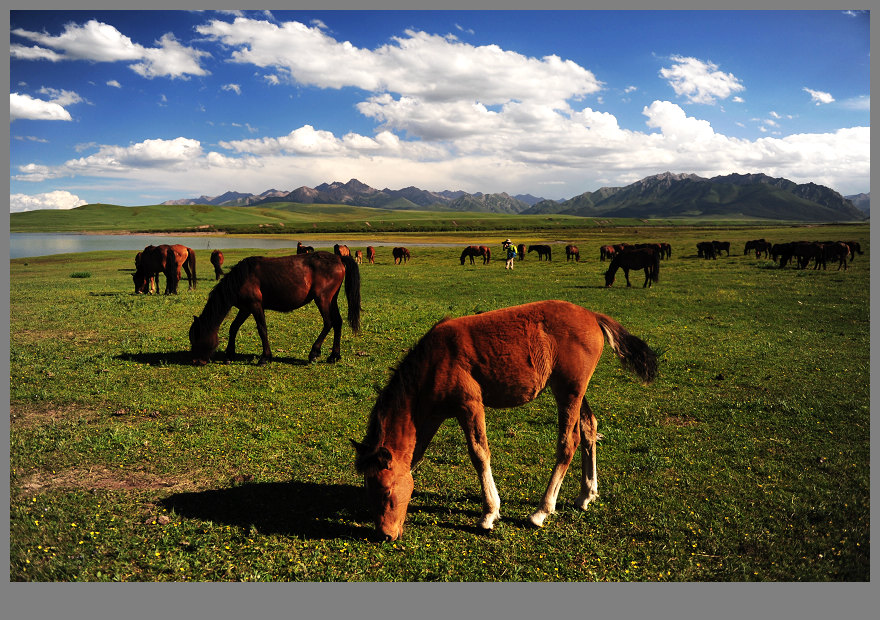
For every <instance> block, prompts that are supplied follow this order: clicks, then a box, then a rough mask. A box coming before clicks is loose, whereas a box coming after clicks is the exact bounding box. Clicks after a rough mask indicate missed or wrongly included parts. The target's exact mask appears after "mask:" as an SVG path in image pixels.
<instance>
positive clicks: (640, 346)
mask: <svg viewBox="0 0 880 620" xmlns="http://www.w3.org/2000/svg"><path fill="white" fill-rule="evenodd" d="M596 320H597V321H598V322H599V327H600V328H601V329H602V332H603V333H604V334H605V338H606V340H608V345H609V346H610V347H611V349H612V350H613V351H614V353H615V355H617V358H618V359H619V360H620V363H621V364H622V365H623V367H624V368H625V369H626V370H628V371H630V372H632V373H634V374H635V375H636V376H637V377H639V378H640V379H641V380H642V381H644V382H645V383H651V382H652V381H654V379H656V378H657V353H656V352H655V351H654V350H653V349H652V348H651V347H649V346H648V344H647V343H646V342H645V341H644V340H642V339H641V338H637V337H636V336H633V335H632V334H631V333H629V332H628V331H626V329H625V328H624V327H623V325H621V324H620V323H618V322H617V321H615V320H614V319H612V318H611V317H610V316H605V315H604V314H596Z"/></svg>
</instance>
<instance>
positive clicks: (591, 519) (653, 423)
mask: <svg viewBox="0 0 880 620" xmlns="http://www.w3.org/2000/svg"><path fill="white" fill-rule="evenodd" d="M713 232H719V231H717V230H715V231H713ZM720 232H721V233H723V236H724V238H727V239H728V240H730V241H732V242H733V248H734V249H733V255H732V256H731V257H730V258H726V257H723V258H720V259H718V260H717V261H711V260H710V261H704V260H702V259H697V258H696V256H695V254H696V250H695V247H694V244H695V242H696V241H698V240H703V239H705V238H706V232H705V231H701V230H695V229H688V228H682V229H669V230H663V231H659V233H658V231H655V230H653V229H644V228H640V229H639V232H638V233H636V232H635V231H634V230H623V229H621V230H616V231H612V232H604V233H600V232H598V231H595V232H594V231H579V232H571V233H570V234H569V233H559V237H560V238H558V239H557V238H555V237H554V235H556V233H553V234H552V235H546V234H544V233H530V234H528V235H527V234H522V235H517V236H515V237H514V241H522V242H525V243H529V242H537V241H543V240H548V237H550V239H549V240H552V241H556V240H558V241H562V240H563V239H562V238H561V237H562V235H563V234H564V235H565V236H566V237H567V238H566V239H564V240H566V241H574V242H575V243H577V244H578V245H580V246H581V252H582V261H581V262H580V263H574V262H570V263H567V262H566V261H565V260H564V253H563V252H562V251H561V249H562V246H561V245H557V246H555V248H556V252H555V256H554V260H553V261H552V262H549V263H548V262H546V261H541V262H539V261H538V260H537V259H536V257H535V255H534V254H531V255H528V256H527V258H526V260H525V261H523V262H521V263H518V264H517V266H516V269H515V270H514V271H513V272H506V271H505V270H504V269H503V263H502V261H500V260H496V261H493V262H492V263H491V264H490V265H488V266H483V265H480V264H477V265H474V266H471V265H465V266H462V265H460V264H459V260H458V255H459V253H460V249H457V248H418V247H414V248H412V250H413V260H412V261H410V263H409V264H408V265H406V266H395V265H393V264H392V261H391V257H390V250H389V249H387V248H380V250H379V259H378V263H377V264H376V265H364V266H362V268H361V274H362V279H363V299H364V309H365V313H364V318H363V330H362V333H361V335H359V336H357V337H353V336H352V335H351V333H350V331H348V330H347V329H346V330H345V331H344V333H343V360H342V361H341V362H340V363H338V364H335V365H327V364H326V363H324V362H323V361H321V362H319V363H316V364H312V365H308V364H305V362H304V360H305V358H306V356H307V354H308V350H309V347H310V345H311V342H312V340H313V339H314V337H315V335H316V334H317V331H318V330H319V329H320V320H319V317H318V313H317V311H316V310H315V308H314V307H313V306H310V307H308V308H303V309H300V310H297V311H294V312H292V313H289V314H283V315H282V314H279V313H270V314H269V315H268V322H269V337H270V342H271V344H272V347H273V352H274V353H275V355H276V360H275V361H274V362H271V363H269V364H268V365H266V366H265V367H257V366H255V365H254V362H255V360H256V357H257V355H258V353H259V350H260V347H259V339H258V337H257V334H256V330H255V328H254V324H253V321H252V320H249V321H248V322H247V323H245V325H244V326H243V327H242V330H241V332H240V333H239V341H238V350H239V352H240V353H242V354H244V357H243V359H241V360H239V361H236V362H234V363H231V364H220V363H213V364H210V365H208V366H206V367H201V368H196V367H193V366H190V365H189V364H188V363H187V356H186V351H187V350H188V341H187V328H188V326H189V323H190V321H191V317H192V316H193V314H198V313H199V312H200V311H201V309H202V307H203V306H204V303H205V298H206V296H207V293H208V291H209V290H210V287H211V286H212V284H213V280H212V279H210V277H211V276H210V275H209V274H210V269H208V268H207V261H206V260H205V259H206V256H200V257H199V260H200V262H201V265H204V267H202V266H201V265H200V269H199V273H200V274H201V278H202V279H201V280H200V282H199V287H198V288H197V289H196V290H195V291H186V290H185V287H183V288H182V290H181V293H180V294H179V295H178V296H171V297H164V296H153V297H149V296H135V295H133V294H132V292H131V290H132V284H131V276H130V273H131V256H130V253H128V252H96V253H89V254H77V255H66V256H52V257H41V258H37V259H16V260H12V261H10V278H11V287H10V304H11V313H10V323H11V325H10V328H11V329H10V401H11V423H10V448H11V454H10V458H11V462H10V465H11V477H10V488H11V506H10V529H11V533H10V578H11V579H12V580H14V581H40V580H48V581H55V580H63V581H79V580H88V581H104V580H112V581H152V580H160V581H182V580H217V581H227V580H297V581H325V580H332V581H340V580H368V581H373V580H377V581H417V580H461V581H499V580H500V581H569V580H570V581H591V580H610V581H630V580H632V581H751V580H754V581H829V580H830V581H835V580H837V581H852V580H856V581H861V580H867V579H869V557H870V537H869V512H870V510H869V508H870V492H869V491H870V484H869V454H870V446H869V437H870V428H869V405H870V402H869V355H870V337H869V281H870V271H869V260H868V259H869V255H868V254H867V252H868V251H869V247H868V227H867V226H845V227H844V226H841V227H820V228H814V229H803V228H787V227H775V228H767V229H758V230H755V229H729V230H723V231H720ZM501 234H505V236H506V233H501ZM658 234H659V235H660V236H659V237H658V236H657V235H658ZM498 236H499V233H492V234H491V235H486V238H487V239H491V240H492V241H491V242H492V243H494V245H493V247H499V249H500V246H499V245H498V241H499V240H500V239H496V237H498ZM713 236H714V237H715V238H718V237H720V236H722V235H713ZM760 236H766V237H767V238H769V239H771V240H773V241H786V240H795V239H801V238H823V239H824V238H838V237H840V238H846V239H857V240H859V241H860V242H861V243H862V247H863V248H864V249H865V250H866V255H864V256H857V257H856V259H855V261H854V262H853V263H852V266H851V268H850V269H849V270H848V271H847V272H844V271H840V272H837V271H835V270H834V269H833V268H832V269H830V270H827V271H821V270H820V271H813V270H812V269H809V270H803V271H802V270H795V269H790V268H787V269H782V270H780V269H778V268H776V267H775V266H774V264H773V263H772V261H766V260H763V259H760V260H759V259H755V258H754V257H744V256H742V255H741V252H742V247H743V243H744V241H745V240H747V239H751V238H754V237H760ZM474 240H475V241H476V240H477V238H475V239H474ZM623 240H629V241H642V240H644V241H648V240H665V241H669V242H671V243H672V245H673V256H672V259H670V260H668V261H664V262H663V263H662V267H661V273H660V282H659V283H658V284H657V285H655V286H654V287H653V288H651V289H641V288H638V287H636V288H632V289H627V288H626V287H625V286H622V284H621V279H618V282H617V283H616V285H615V286H614V287H612V288H610V289H606V288H604V287H603V286H602V283H603V280H602V272H603V271H604V269H605V268H606V267H607V264H603V263H601V262H599V260H598V247H599V245H600V244H601V243H607V242H617V241H623ZM365 244H366V240H365ZM330 245H332V243H329V242H328V244H327V247H329V246H330ZM218 247H222V246H218ZM224 253H225V254H226V255H227V267H228V266H229V265H232V264H234V263H235V262H236V261H238V260H240V259H242V258H244V257H245V256H248V255H250V254H255V253H260V254H268V255H272V254H273V252H268V251H262V250H261V251H256V252H248V251H245V250H229V251H228V252H224ZM76 273H80V274H82V273H89V274H90V277H88V278H84V277H71V276H72V275H73V274H76ZM636 281H638V282H640V281H641V277H640V276H636V277H635V278H634V282H636ZM637 286H638V285H637ZM548 298H561V299H567V300H569V301H572V302H575V303H580V304H582V305H584V306H586V307H588V308H591V309H594V310H597V311H600V312H603V313H607V314H609V315H611V316H613V317H615V318H616V319H618V320H619V321H620V322H621V323H623V325H624V326H626V327H627V328H628V329H629V330H630V331H632V332H633V333H634V334H636V335H639V336H641V337H643V338H646V339H647V340H648V341H649V343H651V344H653V345H654V346H656V347H657V348H658V349H660V350H662V351H663V352H664V354H663V360H662V363H661V368H660V378H659V379H658V381H657V382H656V383H655V384H654V385H652V386H650V387H644V386H642V385H640V384H639V383H638V382H637V381H635V380H633V379H631V378H630V377H629V376H628V375H627V374H626V373H624V371H622V370H621V369H620V367H619V365H618V364H617V362H616V360H614V359H613V356H611V355H610V354H608V353H607V352H606V354H605V355H603V359H602V360H601V361H600V363H599V367H598V368H597V371H596V373H595V375H594V377H593V380H592V382H591V386H590V388H589V390H588V392H587V394H588V398H589V400H590V403H591V405H592V407H593V409H594V411H595V412H596V415H597V417H598V419H599V430H600V432H601V433H602V434H603V435H604V437H605V439H604V440H603V441H602V442H600V444H599V449H598V467H599V492H600V498H599V500H598V501H597V503H595V504H594V505H592V506H591V507H590V508H589V510H588V511H586V512H581V511H578V510H576V509H574V508H573V507H572V505H571V502H572V500H573V499H574V497H575V495H576V494H577V483H576V476H577V473H578V471H577V470H578V468H579V459H576V461H575V463H573V465H572V471H570V472H569V474H568V476H567V477H566V480H565V483H564V484H563V487H562V492H561V493H560V498H559V506H558V512H557V514H555V515H552V516H551V517H550V518H549V519H548V521H547V524H546V526H545V527H544V528H543V529H541V530H534V529H530V528H529V527H527V525H526V522H525V521H526V518H527V517H528V515H529V514H531V512H532V511H533V510H534V508H535V505H536V503H537V501H538V500H539V498H540V497H541V495H542V494H543V491H544V488H545V486H546V484H547V480H548V477H549V474H550V467H551V464H552V460H553V444H554V441H555V433H556V412H555V405H554V403H553V398H552V396H551V395H550V394H549V393H546V394H543V395H541V396H540V397H539V398H538V399H536V400H535V401H534V402H533V403H530V404H529V405H526V406H524V407H520V408H516V409H510V410H493V411H490V412H488V418H487V420H488V421H487V424H488V433H489V442H490V447H491V448H492V454H493V470H494V473H495V477H496V482H497V484H498V488H499V492H500V495H501V499H502V508H501V510H502V521H501V522H500V524H499V525H498V527H497V529H496V530H495V531H494V532H492V533H491V534H489V535H485V536H481V535H478V534H477V533H476V532H475V531H474V526H475V524H476V521H477V520H478V517H479V514H480V510H481V506H480V501H481V500H480V495H479V482H478V480H477V477H476V475H475V473H474V471H473V468H472V466H471V464H470V461H469V459H468V456H467V450H466V447H465V442H464V439H463V437H462V435H461V431H460V430H459V429H458V427H457V425H456V424H455V423H454V422H447V423H446V424H445V425H444V426H443V427H442V428H441V430H440V432H439V433H438V435H437V437H436V438H435V440H434V442H433V443H432V444H431V446H430V447H429V449H428V452H427V454H426V458H425V460H424V461H423V463H422V464H421V465H420V467H419V468H418V470H417V472H416V474H415V479H416V490H415V494H414V497H413V501H412V504H411V505H410V513H409V518H408V530H407V532H406V534H405V537H404V538H403V540H402V541H400V542H398V543H395V544H377V543H373V542H370V540H369V535H370V533H371V531H372V525H371V523H370V518H369V515H368V513H367V512H366V509H365V506H364V504H363V496H362V494H361V490H360V480H359V479H358V476H357V474H356V473H355V471H354V468H353V458H354V455H353V451H352V449H351V446H350V444H349V443H348V438H355V439H358V440H359V439H361V438H362V436H363V433H364V430H365V425H366V419H367V415H368V413H369V409H370V407H371V405H372V401H373V399H374V398H375V390H376V389H377V388H378V387H381V386H382V385H384V382H385V380H386V378H387V376H388V372H389V371H388V368H389V367H390V366H393V365H394V364H395V363H396V362H397V361H398V360H399V359H400V357H401V356H402V355H403V353H404V351H405V350H406V349H407V348H408V347H410V346H411V345H412V344H413V343H414V342H415V341H416V340H417V339H418V338H419V337H420V336H421V335H422V334H423V333H424V332H425V331H426V330H427V329H428V328H429V327H430V326H431V325H432V324H433V323H434V322H436V321H437V320H438V319H439V318H442V317H443V316H445V315H451V316H460V315H463V314H469V313H473V312H479V311H484V310H489V309H493V308H498V307H503V306H509V305H514V304H517V303H523V302H527V301H533V300H538V299H548ZM342 306H343V307H342V311H343V314H344V313H345V307H344V302H343V303H342ZM59 309H62V310H60V311H59ZM228 325H229V320H227V322H226V323H225V324H224V327H223V328H222V331H221V343H222V344H221V346H225V340H226V331H227V329H228ZM328 352H329V348H327V347H326V345H325V351H324V354H325V355H326V354H327V353H328Z"/></svg>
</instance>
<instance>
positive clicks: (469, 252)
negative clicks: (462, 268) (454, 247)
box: [460, 245, 485, 265]
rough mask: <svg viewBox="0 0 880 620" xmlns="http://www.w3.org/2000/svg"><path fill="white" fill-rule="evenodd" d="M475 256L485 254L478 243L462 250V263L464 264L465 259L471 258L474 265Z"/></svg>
mask: <svg viewBox="0 0 880 620" xmlns="http://www.w3.org/2000/svg"><path fill="white" fill-rule="evenodd" d="M475 256H483V252H482V251H480V247H479V246H476V245H469V246H467V247H466V248H465V249H464V250H462V251H461V257H460V258H461V264H462V265H464V261H465V259H468V258H469V259H470V260H471V265H474V264H475V263H474V257H475ZM484 262H485V261H484Z"/></svg>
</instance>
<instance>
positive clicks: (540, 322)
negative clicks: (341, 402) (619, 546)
mask: <svg viewBox="0 0 880 620" xmlns="http://www.w3.org/2000/svg"><path fill="white" fill-rule="evenodd" d="M605 340H607V341H608V344H609V346H610V347H611V348H612V350H613V351H614V353H615V354H616V355H617V357H618V358H619V359H620V361H621V362H622V364H623V366H624V368H626V369H628V370H630V371H632V372H634V373H635V374H636V375H637V376H638V377H639V378H641V379H642V380H643V381H644V382H646V383H650V382H651V381H653V380H654V378H655V377H656V374H657V355H656V354H655V353H654V351H652V350H651V348H650V347H648V345H646V344H645V343H644V342H643V341H642V340H640V339H639V338H637V337H635V336H633V335H631V334H630V333H629V332H627V330H626V329H624V328H623V326H621V325H620V323H618V322H617V321H615V320H614V319H612V318H611V317H608V316H605V315H603V314H598V313H595V312H591V311H590V310H587V309H586V308H582V307H580V306H576V305H574V304H571V303H568V302H566V301H539V302H534V303H530V304H525V305H522V306H514V307H512V308H504V309H501V310H494V311H490V312H485V313H482V314H477V315H471V316H465V317H461V318H457V319H444V320H442V321H440V322H439V323H437V324H436V325H435V326H434V327H433V328H431V330H430V331H428V333H427V334H425V335H424V336H423V337H422V339H421V340H420V341H419V342H418V343H417V344H416V345H415V346H414V347H413V348H412V349H411V350H410V352H409V353H408V354H407V355H406V356H405V357H404V358H403V360H402V361H401V362H400V365H399V366H398V367H397V370H396V371H394V374H393V375H392V377H391V379H390V380H389V381H388V385H387V386H386V387H385V389H384V390H382V392H381V393H380V394H379V396H378V398H377V399H376V404H375V405H374V406H373V410H372V412H371V414H370V421H369V424H368V427H367V432H366V437H365V438H364V440H363V442H362V443H357V442H355V441H354V440H352V444H354V446H355V450H356V452H357V457H356V460H355V468H356V469H357V471H358V472H360V473H362V474H363V475H364V483H365V487H366V492H367V496H368V499H369V502H370V507H371V509H372V513H373V517H374V519H375V523H376V528H377V530H378V532H379V533H380V535H381V536H383V537H384V538H385V540H388V541H391V540H396V539H398V538H400V537H401V535H402V534H403V524H404V521H405V520H406V510H407V506H408V504H409V501H410V497H411V496H412V491H413V486H414V485H413V476H412V470H413V468H414V467H415V465H416V464H417V463H418V462H419V460H420V459H421V458H422V456H423V455H424V453H425V450H426V449H427V447H428V444H429V443H430V441H431V438H432V437H433V436H434V434H435V433H436V432H437V430H438V429H439V428H440V425H441V424H442V423H443V421H444V420H445V419H447V418H455V419H456V420H457V422H458V424H459V425H460V426H461V429H462V430H463V431H464V434H465V437H466V439H467V445H468V452H469V454H470V458H471V463H473V465H474V467H475V468H476V470H477V474H478V476H479V478H480V485H481V487H482V493H483V515H482V518H481V520H480V523H479V527H480V528H482V529H484V530H491V529H492V528H493V527H494V524H495V521H496V520H497V519H498V518H499V516H500V507H501V500H500V498H499V496H498V491H497V489H496V487H495V481H494V479H493V477H492V468H491V465H490V453H489V443H488V440H487V437H486V418H485V409H484V407H493V408H509V407H516V406H519V405H523V404H525V403H528V402H530V401H532V400H533V399H535V398H536V397H537V396H538V394H540V393H541V392H542V391H543V390H544V388H545V387H547V386H549V387H550V389H551V390H552V392H553V396H554V397H555V399H556V405H557V408H558V411H559V429H558V435H557V440H556V465H555V467H554V468H553V472H552V474H551V476H550V483H549V484H548V485H547V491H546V492H545V494H544V497H543V499H542V500H541V503H540V504H539V506H538V509H537V511H536V512H535V513H533V514H532V515H531V517H530V520H531V523H532V524H533V525H535V526H537V527H541V526H542V525H543V524H544V520H545V519H546V518H547V516H548V515H550V514H551V513H553V512H554V511H555V509H556V499H557V497H558V495H559V489H560V486H561V485H562V480H563V477H564V476H565V473H566V471H567V469H568V466H569V464H570V463H571V461H572V458H573V457H574V455H575V452H576V451H577V447H578V444H579V443H580V444H581V450H582V452H581V458H582V476H581V479H580V493H579V495H578V496H577V499H576V500H575V504H576V505H577V506H578V508H581V509H582V510H586V508H587V505H588V504H589V503H590V502H591V501H593V500H594V499H595V498H596V497H598V495H599V492H598V483H597V476H596V441H597V439H598V438H599V434H598V433H597V432H596V417H595V416H594V415H593V412H592V410H591V409H590V405H589V404H588V403H587V400H586V398H585V393H586V390H587V385H588V384H589V381H590V377H591V376H592V374H593V371H594V370H595V368H596V365H597V364H598V362H599V358H600V356H601V355H602V348H603V345H604V341H605Z"/></svg>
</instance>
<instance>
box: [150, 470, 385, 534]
mask: <svg viewBox="0 0 880 620" xmlns="http://www.w3.org/2000/svg"><path fill="white" fill-rule="evenodd" d="M159 503H160V505H161V506H162V507H164V508H166V509H168V510H169V511H170V510H173V511H174V512H175V513H177V514H178V515H180V516H181V517H184V518H187V519H199V520H201V521H212V522H214V523H218V524H222V525H231V526H235V527H241V528H250V527H252V526H253V527H255V528H256V529H257V530H258V531H259V532H260V533H261V534H281V535H284V536H296V537H301V538H305V539H332V538H360V539H363V538H370V539H372V538H373V536H374V528H373V527H372V522H371V520H370V517H369V514H368V513H367V510H366V500H365V497H364V495H363V489H361V488H360V487H355V486H352V485H348V484H317V483H313V482H300V481H296V480H294V481H291V482H256V483H244V484H241V485H236V486H232V487H229V488H225V489H211V490H208V491H198V492H187V493H175V494H174V495H171V496H169V497H167V498H165V499H163V500H161V501H160V502H159ZM352 520H362V521H365V522H369V523H370V526H369V527H365V526H357V525H352V524H351V523H350V522H351V521H352Z"/></svg>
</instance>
